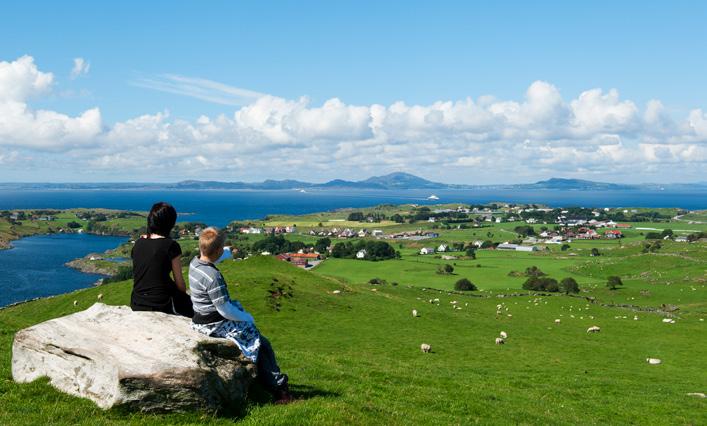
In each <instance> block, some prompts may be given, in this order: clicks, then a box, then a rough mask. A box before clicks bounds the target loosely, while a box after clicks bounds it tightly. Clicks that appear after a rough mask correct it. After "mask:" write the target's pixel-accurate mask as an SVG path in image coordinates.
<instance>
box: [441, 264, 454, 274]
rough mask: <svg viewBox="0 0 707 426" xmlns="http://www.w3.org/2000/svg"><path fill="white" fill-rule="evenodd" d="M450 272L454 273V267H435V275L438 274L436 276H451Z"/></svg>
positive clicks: (447, 265)
mask: <svg viewBox="0 0 707 426" xmlns="http://www.w3.org/2000/svg"><path fill="white" fill-rule="evenodd" d="M452 272H454V266H452V265H450V264H446V265H439V266H438V267H437V273H438V274H442V275H449V274H451V273H452Z"/></svg>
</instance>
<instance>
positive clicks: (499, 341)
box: [496, 337, 506, 345]
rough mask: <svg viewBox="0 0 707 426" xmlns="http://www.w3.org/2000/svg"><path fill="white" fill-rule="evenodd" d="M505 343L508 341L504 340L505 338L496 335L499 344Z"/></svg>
mask: <svg viewBox="0 0 707 426" xmlns="http://www.w3.org/2000/svg"><path fill="white" fill-rule="evenodd" d="M504 343H506V341H505V340H503V339H502V338H500V337H496V344H497V345H502V344H504Z"/></svg>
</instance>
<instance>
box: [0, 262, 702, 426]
mask: <svg viewBox="0 0 707 426" xmlns="http://www.w3.org/2000/svg"><path fill="white" fill-rule="evenodd" d="M221 269H222V271H223V272H224V275H225V277H226V279H227V281H228V282H229V286H230V288H229V289H230V291H231V292H232V294H233V295H234V296H235V297H238V298H239V299H240V300H242V301H243V303H244V305H245V306H246V307H247V308H248V309H249V310H251V311H252V312H253V313H254V316H255V318H256V320H257V322H258V324H259V327H260V328H261V329H262V331H263V333H264V334H265V335H267V336H269V338H271V340H272V342H273V345H274V347H275V348H276V351H277V353H278V356H279V362H280V364H281V366H282V368H283V370H285V371H286V372H287V373H288V374H289V375H290V377H291V383H292V384H293V390H294V392H295V393H296V394H297V395H298V396H299V398H300V399H301V401H298V402H296V403H294V404H291V405H287V406H275V405H271V404H267V403H266V402H267V399H265V398H264V397H262V394H260V395H261V396H260V397H258V394H259V393H258V392H255V393H254V397H253V399H252V401H251V402H250V404H249V406H248V407H247V408H246V409H245V410H244V411H243V412H242V413H241V414H240V415H238V416H236V417H235V418H233V417H220V416H219V415H218V414H213V413H189V414H182V415H150V416H146V415H140V414H128V413H123V412H119V411H107V412H104V411H102V410H100V409H98V408H97V407H96V406H95V405H93V404H92V403H91V402H88V401H85V400H81V399H77V398H73V397H70V396H67V395H64V394H62V393H59V392H57V391H55V390H53V389H52V388H51V387H50V386H49V385H47V384H46V383H44V382H42V381H38V382H35V383H32V384H27V385H17V384H15V383H13V382H12V380H11V377H10V345H11V342H12V336H13V334H14V332H15V331H17V330H18V329H20V328H23V327H27V326H29V325H31V324H35V323H37V322H40V321H43V320H46V319H49V318H53V317H56V316H60V315H65V314H68V313H71V312H75V311H77V310H81V309H85V308H87V307H89V306H90V305H91V304H92V303H94V302H95V301H96V297H97V295H98V294H99V293H102V294H103V295H104V298H103V300H104V302H106V303H109V304H127V303H128V301H129V293H130V282H119V283H113V284H108V285H105V286H102V287H99V288H91V289H87V290H81V291H78V292H75V293H72V294H67V295H62V296H58V297H54V298H49V299H43V300H39V301H35V302H31V303H27V304H23V305H18V306H15V307H12V308H8V309H3V310H0V407H2V408H0V423H2V424H50V423H54V424H58V423H61V424H116V423H117V424H185V423H200V424H229V423H231V422H232V421H233V420H234V419H235V420H238V421H239V422H240V423H241V424H283V425H284V424H303V423H319V424H350V423H354V424H382V423H384V424H409V423H410V422H411V421H414V422H415V423H420V424H469V423H477V422H480V423H490V422H492V423H522V424H538V423H563V424H569V423H572V424H587V423H590V424H592V423H594V424H606V423H612V424H617V423H643V424H646V423H650V424H703V423H705V422H706V421H707V414H705V413H706V411H705V410H704V400H702V399H698V398H694V397H691V396H687V395H686V394H687V393H690V392H703V391H704V388H705V384H706V383H707V373H705V370H704V368H702V367H703V363H701V362H699V360H704V359H706V358H707V345H705V344H704V343H701V342H700V341H699V339H697V340H696V336H700V335H703V334H704V329H705V323H704V321H700V319H702V317H703V316H704V315H700V314H696V313H693V314H690V315H685V316H684V317H683V316H682V315H678V319H677V321H676V323H675V324H665V323H663V322H662V321H661V319H662V318H663V315H662V314H659V313H650V312H638V313H636V312H633V311H632V310H630V309H623V308H609V307H603V306H600V305H598V304H592V303H589V302H588V301H587V300H585V299H584V298H577V297H569V296H563V295H553V296H537V295H536V296H533V295H529V296H517V297H504V298H498V297H495V296H494V297H474V296H471V295H463V294H455V293H448V292H446V291H435V290H432V289H427V290H423V289H422V288H419V287H408V286H407V285H403V284H400V285H398V286H392V285H390V284H388V285H381V286H371V285H369V284H363V283H357V282H352V283H349V282H344V281H342V280H338V279H334V278H327V277H324V276H321V275H318V274H313V273H311V272H309V271H304V270H301V269H298V268H295V267H293V266H291V265H288V264H286V263H284V262H280V261H277V260H275V259H274V258H271V257H265V256H255V257H252V258H250V259H248V260H246V261H227V262H225V263H223V264H222V267H221ZM276 279H277V282H278V283H283V284H285V283H286V284H287V285H290V286H291V287H292V289H293V294H294V296H293V297H292V298H290V299H282V300H281V301H280V302H281V310H280V311H279V312H278V311H274V310H273V309H272V308H271V304H270V303H269V301H268V298H267V295H268V294H269V293H268V292H267V290H268V289H269V288H270V286H271V284H273V283H274V282H275V280H276ZM627 287H629V286H627ZM334 290H340V291H341V293H340V294H334V293H333V291H334ZM373 290H375V291H373ZM673 290H675V289H673ZM618 291H623V290H618ZM673 292H674V291H673ZM481 295H483V293H481ZM666 296H670V295H669V294H666ZM429 299H439V303H433V304H431V303H429ZM74 300H76V301H77V302H78V306H76V307H74V306H73V301H74ZM452 301H457V302H458V306H459V307H460V308H461V309H452V308H451V306H452V304H450V302H452ZM497 304H501V305H502V308H501V310H502V312H503V314H502V315H500V316H498V315H496V310H497ZM412 309H417V310H418V311H419V312H420V317H417V318H414V317H412V315H411V314H410V312H411V310H412ZM509 314H510V316H509ZM634 315H637V318H638V319H637V320H634V319H633V317H634ZM555 319H560V320H561V322H560V324H556V323H555V321H554V320H555ZM592 325H597V326H599V327H601V332H600V333H596V334H588V333H587V332H586V330H587V328H588V327H590V326H592ZM500 331H505V332H507V333H508V335H509V337H508V339H507V343H506V344H505V345H495V344H494V338H495V337H497V336H498V334H499V332H500ZM421 343H428V344H430V345H431V346H432V353H429V354H423V353H421V352H420V349H419V347H420V344H421ZM649 356H650V357H657V358H660V359H662V360H663V364H661V365H657V366H654V365H649V364H647V363H646V361H645V359H646V357H649ZM27 401H32V404H27Z"/></svg>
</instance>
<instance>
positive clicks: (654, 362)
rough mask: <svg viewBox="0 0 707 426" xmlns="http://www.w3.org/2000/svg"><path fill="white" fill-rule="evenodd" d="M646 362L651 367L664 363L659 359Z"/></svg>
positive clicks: (648, 359) (647, 359) (649, 359)
mask: <svg viewBox="0 0 707 426" xmlns="http://www.w3.org/2000/svg"><path fill="white" fill-rule="evenodd" d="M646 362H647V363H648V364H651V365H658V364H660V363H662V362H663V361H661V360H659V359H658V358H646Z"/></svg>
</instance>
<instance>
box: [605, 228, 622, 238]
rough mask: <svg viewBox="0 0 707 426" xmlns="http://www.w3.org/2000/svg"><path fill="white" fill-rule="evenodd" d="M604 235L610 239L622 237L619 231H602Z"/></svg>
mask: <svg viewBox="0 0 707 426" xmlns="http://www.w3.org/2000/svg"><path fill="white" fill-rule="evenodd" d="M604 237H605V238H608V239H610V240H613V239H616V238H623V237H624V234H622V233H621V231H617V230H609V231H606V232H604Z"/></svg>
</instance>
